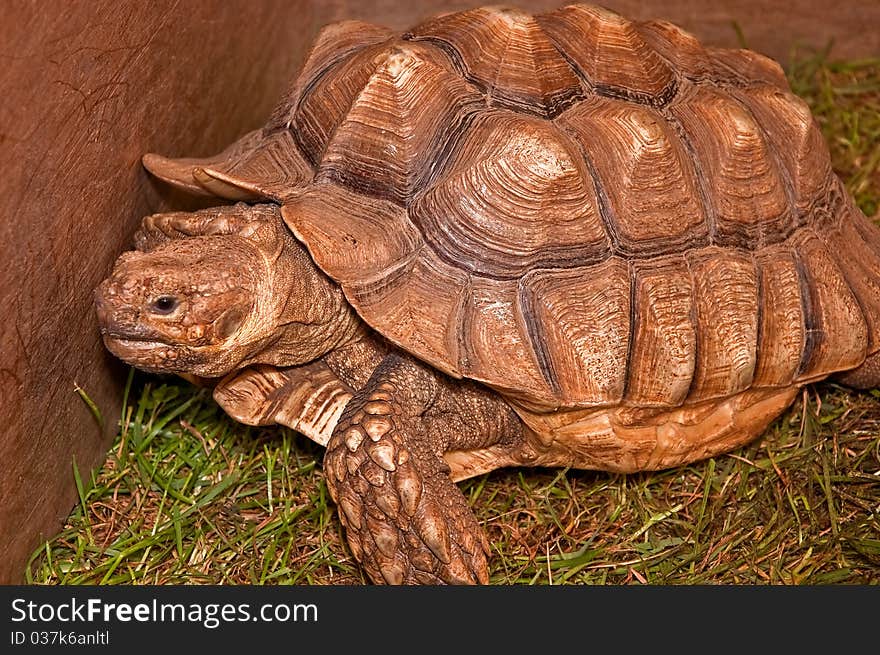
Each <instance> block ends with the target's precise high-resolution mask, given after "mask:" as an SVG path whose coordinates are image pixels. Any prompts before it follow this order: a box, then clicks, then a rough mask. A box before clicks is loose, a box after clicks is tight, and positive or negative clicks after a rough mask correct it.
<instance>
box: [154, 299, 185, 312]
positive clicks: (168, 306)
mask: <svg viewBox="0 0 880 655" xmlns="http://www.w3.org/2000/svg"><path fill="white" fill-rule="evenodd" d="M179 304H180V303H179V302H178V301H177V298H175V297H174V296H159V297H158V298H156V299H155V300H153V302H151V303H150V310H151V311H153V312H154V313H156V314H170V313H171V312H173V311H174V310H175V309H177V306H178V305H179Z"/></svg>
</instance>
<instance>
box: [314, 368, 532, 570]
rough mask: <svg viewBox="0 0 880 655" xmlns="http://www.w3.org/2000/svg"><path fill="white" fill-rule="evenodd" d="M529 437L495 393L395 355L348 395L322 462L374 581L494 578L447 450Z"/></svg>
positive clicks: (352, 540)
mask: <svg viewBox="0 0 880 655" xmlns="http://www.w3.org/2000/svg"><path fill="white" fill-rule="evenodd" d="M521 439H522V429H521V426H520V423H519V420H518V419H517V418H516V415H515V414H514V413H513V412H512V411H511V410H510V408H509V407H507V405H506V404H504V403H503V402H502V401H501V400H500V399H499V398H498V397H497V396H495V395H494V394H491V393H490V392H487V391H485V390H482V389H480V388H478V387H477V386H476V385H472V384H469V383H458V384H456V385H452V384H449V383H447V382H446V381H445V380H443V379H441V378H440V377H439V376H438V374H436V373H435V372H434V371H432V370H430V369H428V368H427V367H425V366H423V365H421V364H419V363H417V362H415V361H414V360H412V359H410V358H408V357H404V356H402V355H399V354H392V355H389V356H388V357H387V358H386V359H385V360H383V362H382V364H380V366H379V367H378V368H377V369H376V370H375V372H374V373H373V375H372V377H371V378H370V380H369V382H368V383H367V384H366V386H365V387H364V388H363V389H361V390H360V391H359V392H358V393H356V394H355V396H354V397H353V398H352V399H351V400H350V401H349V404H348V405H347V407H346V409H345V412H344V413H343V415H342V417H341V418H340V421H339V424H338V425H337V426H336V428H335V429H334V432H333V436H332V437H331V439H330V442H329V443H328V445H327V454H326V456H325V459H324V466H325V471H326V473H327V484H328V487H329V489H330V493H331V495H332V496H333V499H334V500H335V501H336V503H337V504H338V505H339V507H340V509H341V512H340V517H341V520H342V523H343V525H344V526H345V529H346V537H347V539H348V542H349V544H350V546H351V549H352V552H353V553H354V555H355V557H356V558H357V559H359V560H360V561H361V562H362V564H363V566H364V568H365V569H366V571H367V573H368V574H369V576H370V578H371V579H372V580H373V581H374V582H377V583H383V582H384V583H389V584H442V583H453V584H474V583H482V584H485V583H487V582H488V579H489V576H488V567H487V563H486V556H487V554H488V544H487V541H486V538H485V536H484V534H483V530H482V528H481V527H480V525H479V524H478V522H477V520H476V517H475V516H474V515H473V513H472V512H471V510H470V507H469V506H468V504H467V501H466V500H465V497H464V495H463V494H462V493H461V491H460V490H459V489H458V487H457V486H456V485H455V484H454V483H453V482H452V479H451V478H450V477H449V472H450V469H449V466H448V465H447V464H446V462H445V461H444V460H443V453H444V452H446V451H448V450H465V449H470V448H480V447H487V446H491V445H493V444H497V443H502V442H510V443H511V444H512V445H513V444H515V443H516V442H517V441H518V440H521Z"/></svg>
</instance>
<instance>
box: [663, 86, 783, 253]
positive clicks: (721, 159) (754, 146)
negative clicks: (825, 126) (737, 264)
mask: <svg viewBox="0 0 880 655" xmlns="http://www.w3.org/2000/svg"><path fill="white" fill-rule="evenodd" d="M670 111H671V112H672V113H673V115H674V116H675V117H676V118H677V119H678V120H679V121H680V122H681V124H682V125H683V126H684V129H685V132H686V133H687V135H688V140H689V142H690V147H691V148H692V149H693V151H694V157H695V160H696V162H697V165H698V166H699V170H700V171H702V175H703V176H705V185H706V188H707V190H708V191H709V194H710V197H709V200H710V202H711V204H712V206H713V210H714V211H713V214H714V220H715V234H714V240H715V243H717V244H719V245H722V246H734V247H745V248H749V249H754V248H756V247H757V248H760V247H762V246H763V245H765V244H770V243H774V242H776V241H779V240H781V239H782V238H784V237H785V236H787V234H788V232H789V230H790V228H791V227H792V225H793V224H794V220H795V217H794V212H793V211H792V207H791V206H790V205H791V203H790V201H789V198H788V195H787V193H786V187H785V182H784V177H783V175H782V173H781V171H780V168H779V166H778V165H777V163H776V159H775V155H774V153H773V151H772V150H771V148H770V147H769V146H768V144H767V143H766V141H765V137H764V134H763V131H762V130H761V128H760V126H759V125H758V124H757V122H756V121H755V119H754V117H753V116H752V115H751V113H750V112H749V111H748V110H747V109H746V108H745V107H744V106H742V105H741V104H740V103H738V102H737V101H736V100H734V99H733V98H731V97H730V96H729V95H725V94H723V93H721V92H720V91H716V90H713V89H709V88H707V87H699V88H697V89H695V91H694V93H693V94H692V95H691V96H690V97H687V98H683V99H681V101H680V102H676V103H675V104H674V105H673V106H672V107H671V108H670Z"/></svg>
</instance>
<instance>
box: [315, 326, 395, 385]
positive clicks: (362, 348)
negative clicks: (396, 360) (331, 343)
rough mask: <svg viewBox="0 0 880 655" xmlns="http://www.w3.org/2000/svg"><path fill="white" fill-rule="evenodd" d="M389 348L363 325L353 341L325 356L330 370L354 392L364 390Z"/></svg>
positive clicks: (353, 337) (353, 336)
mask: <svg viewBox="0 0 880 655" xmlns="http://www.w3.org/2000/svg"><path fill="white" fill-rule="evenodd" d="M388 352H389V347H388V345H387V344H386V343H385V341H384V340H382V339H381V338H379V337H377V336H376V335H375V333H373V332H372V331H371V330H369V329H368V328H367V327H366V326H365V325H364V324H363V323H361V329H360V330H359V331H358V332H356V333H354V334H352V335H351V339H350V340H349V341H347V342H345V343H343V344H342V345H340V346H339V347H338V348H335V349H333V350H331V351H330V352H329V353H327V354H326V355H324V357H323V361H324V363H325V364H327V366H328V368H329V369H330V370H331V371H333V373H334V374H335V375H336V376H337V377H338V378H339V379H340V380H342V381H343V382H344V383H345V384H347V385H348V386H349V387H351V388H352V389H353V390H358V389H361V388H363V387H364V386H365V385H366V384H367V381H368V380H369V379H370V376H372V375H373V371H375V370H376V367H378V366H379V364H380V363H381V362H382V360H383V359H385V357H386V356H387V355H388Z"/></svg>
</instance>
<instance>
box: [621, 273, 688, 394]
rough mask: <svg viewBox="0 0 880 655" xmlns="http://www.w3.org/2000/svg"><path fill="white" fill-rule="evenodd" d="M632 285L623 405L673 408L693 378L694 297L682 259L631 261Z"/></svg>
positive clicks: (685, 392) (686, 391) (686, 392)
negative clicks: (631, 331) (630, 336)
mask: <svg viewBox="0 0 880 655" xmlns="http://www.w3.org/2000/svg"><path fill="white" fill-rule="evenodd" d="M634 269H635V272H634V279H633V284H634V285H635V288H634V290H633V337H632V339H633V343H632V346H631V347H630V358H629V383H628V385H627V389H626V402H627V404H628V405H634V406H638V407H674V406H677V405H680V404H681V403H682V402H683V401H684V399H685V398H686V397H687V394H688V389H690V385H691V380H692V379H693V376H694V365H695V357H694V353H695V350H696V339H697V336H696V326H695V325H694V320H693V317H694V295H693V289H692V285H691V278H690V274H689V272H688V269H687V264H686V262H685V260H684V257H682V256H672V257H666V258H658V259H654V260H646V261H643V262H637V263H636V264H635V265H634Z"/></svg>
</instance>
